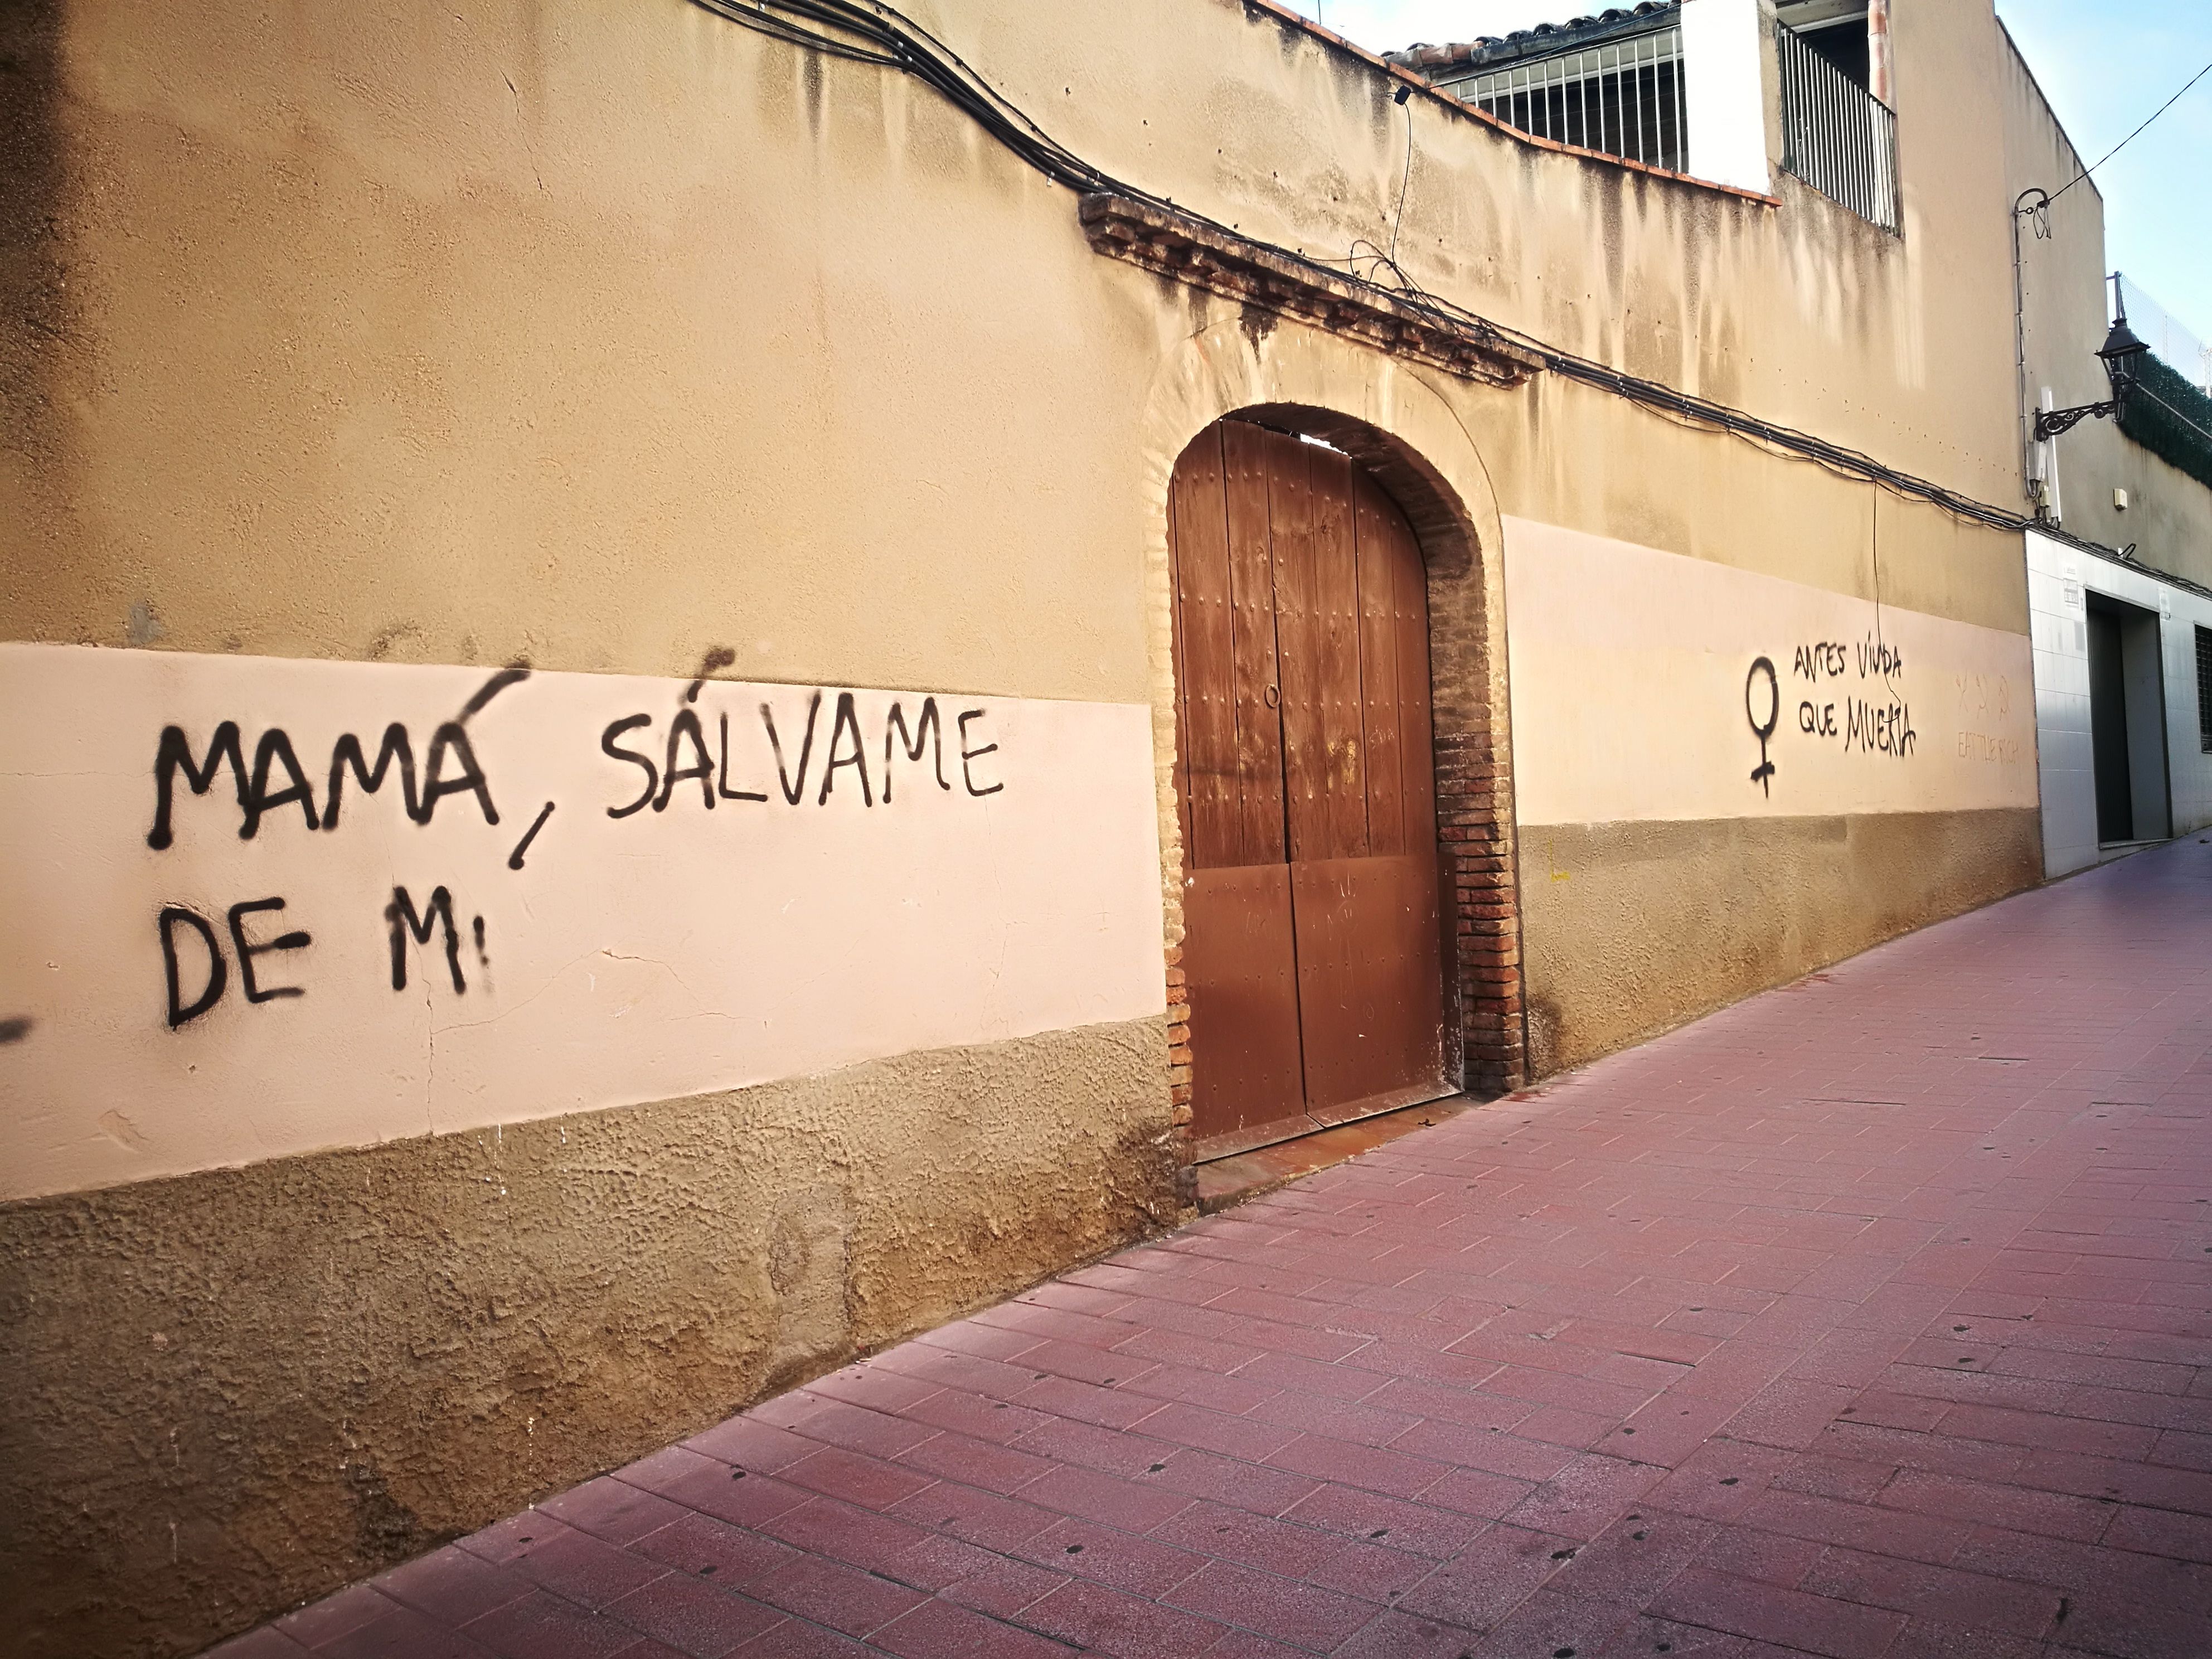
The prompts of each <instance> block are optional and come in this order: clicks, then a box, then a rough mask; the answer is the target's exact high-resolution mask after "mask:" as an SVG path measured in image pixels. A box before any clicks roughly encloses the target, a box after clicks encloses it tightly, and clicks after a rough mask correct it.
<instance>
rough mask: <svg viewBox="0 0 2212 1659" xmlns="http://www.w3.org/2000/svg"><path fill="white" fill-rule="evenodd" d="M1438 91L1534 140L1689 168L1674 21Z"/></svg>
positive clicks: (1677, 32)
mask: <svg viewBox="0 0 2212 1659" xmlns="http://www.w3.org/2000/svg"><path fill="white" fill-rule="evenodd" d="M1444 90H1445V91H1447V92H1449V93H1451V94H1454V95H1455V96H1456V97H1458V98H1460V99H1462V100H1464V101H1466V102H1468V103H1470V104H1473V105H1474V106H1475V107H1476V108H1477V109H1480V110H1483V111H1486V112H1488V113H1490V114H1492V115H1494V116H1496V117H1497V118H1498V119H1499V120H1501V121H1503V122H1504V123H1505V124H1506V125H1509V126H1516V127H1518V128H1520V129H1521V131H1523V132H1532V133H1534V134H1535V135H1536V137H1539V138H1551V139H1555V140H1557V141H1558V142H1559V143H1563V144H1575V145H1578V146H1579V147H1581V148H1582V149H1595V150H1601V151H1603V152H1604V153H1605V154H1606V155H1619V156H1621V157H1623V158H1625V159H1626V160H1628V161H1642V162H1644V163H1646V164H1647V165H1649V166H1651V167H1665V168H1667V169H1668V171H1670V172H1674V173H1684V172H1686V171H1688V167H1689V122H1688V116H1687V109H1688V106H1687V103H1686V100H1685V99H1684V97H1683V95H1682V31H1681V27H1680V25H1679V24H1678V25H1675V26H1673V27H1668V28H1663V29H1660V30H1657V31H1656V32H1654V33H1650V34H1639V35H1635V36H1633V37H1632V38H1630V39H1628V40H1614V41H1609V42H1607V44H1606V45H1604V46H1588V47H1585V48H1583V50H1582V51H1580V52H1565V53H1562V54H1561V55H1560V56H1559V57H1557V58H1545V59H1543V60H1542V61H1541V62H1540V63H1534V64H1515V65H1513V66H1512V67H1511V68H1509V69H1501V70H1492V71H1490V72H1489V73H1488V74H1486V75H1478V76H1475V77H1474V79H1473V80H1470V81H1462V82H1458V83H1456V84H1455V85H1451V86H1447V87H1446V88H1444Z"/></svg>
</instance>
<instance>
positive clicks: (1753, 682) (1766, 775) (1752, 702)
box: [1743, 657, 1782, 797]
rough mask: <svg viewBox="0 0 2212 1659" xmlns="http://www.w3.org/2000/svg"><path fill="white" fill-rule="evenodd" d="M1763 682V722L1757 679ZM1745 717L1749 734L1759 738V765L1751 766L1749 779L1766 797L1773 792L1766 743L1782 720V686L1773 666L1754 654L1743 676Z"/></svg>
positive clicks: (1772, 773)
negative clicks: (1762, 720) (1764, 699)
mask: <svg viewBox="0 0 2212 1659" xmlns="http://www.w3.org/2000/svg"><path fill="white" fill-rule="evenodd" d="M1761 677H1764V678H1765V681H1766V721H1765V725H1761V724H1760V723H1759V680H1760V678H1761ZM1743 712H1744V718H1745V719H1747V720H1749V721H1750V722H1751V731H1752V735H1753V737H1755V738H1758V739H1759V764H1758V765H1757V766H1755V767H1753V769H1752V772H1751V781H1753V783H1755V784H1757V785H1758V786H1759V788H1760V790H1761V791H1762V792H1763V793H1765V794H1766V795H1768V796H1769V797H1771V796H1772V795H1773V793H1774V788H1773V779H1774V763H1773V762H1772V761H1771V760H1769V759H1768V758H1767V757H1766V745H1767V744H1768V743H1769V742H1771V740H1772V738H1773V737H1774V728H1775V727H1776V726H1779V725H1780V724H1781V723H1782V685H1781V682H1780V681H1778V679H1776V678H1775V677H1774V665H1773V664H1772V663H1771V662H1769V661H1768V660H1767V659H1765V657H1754V658H1753V659H1752V662H1751V672H1749V673H1748V674H1747V675H1745V676H1744V677H1743Z"/></svg>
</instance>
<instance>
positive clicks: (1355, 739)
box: [1168, 420, 1451, 1158]
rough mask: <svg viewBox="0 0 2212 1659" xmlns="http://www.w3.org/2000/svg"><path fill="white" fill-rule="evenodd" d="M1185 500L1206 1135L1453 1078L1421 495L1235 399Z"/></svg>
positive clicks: (1180, 624) (1180, 513)
mask: <svg viewBox="0 0 2212 1659" xmlns="http://www.w3.org/2000/svg"><path fill="white" fill-rule="evenodd" d="M1169 507H1170V511H1169V520H1168V522H1169V548H1170V559H1171V561H1172V565H1173V576H1174V583H1175V592H1176V606H1175V648H1176V738H1177V742H1176V800H1177V804H1178V806H1179V808H1180V811H1181V814H1182V844H1183V915H1184V921H1185V925H1186V937H1185V940H1184V945H1183V965H1184V967H1185V969H1186V970H1187V972H1188V978H1189V981H1190V1007H1191V1037H1192V1043H1193V1046H1194V1052H1195V1055H1196V1064H1195V1066H1194V1068H1193V1078H1192V1118H1193V1124H1192V1128H1193V1133H1194V1137H1195V1139H1196V1140H1197V1143H1198V1154H1199V1156H1200V1157H1201V1158H1205V1157H1217V1156H1220V1155H1223V1154H1225V1153H1227V1152H1236V1151H1239V1150H1242V1149H1243V1148H1245V1147H1249V1146H1261V1145H1264V1144H1266V1143H1267V1142H1268V1141H1271V1140H1278V1139H1285V1138H1286V1137H1288V1136H1290V1135H1293V1134H1297V1133H1304V1132H1305V1131H1307V1130H1310V1129H1313V1128H1316V1127H1323V1126H1326V1125H1328V1124H1334V1123H1342V1122H1345V1121H1349V1120H1351V1119H1352V1118H1356V1117H1362V1116H1365V1115H1370V1114H1371V1113H1375V1112H1380V1111H1388V1110H1389V1109H1393V1108H1394V1107H1398V1106H1403V1105H1408V1104H1411V1103H1414V1102H1417V1101H1422V1100H1432V1099H1436V1098H1437V1097H1440V1096H1443V1095H1445V1094H1448V1093H1449V1092H1450V1091H1451V1089H1450V1085H1449V1084H1448V1083H1447V1082H1446V1080H1445V1078H1444V1052H1443V938H1442V932H1441V928H1440V925H1439V919H1438V902H1437V891H1438V860H1437V829H1436V798H1435V759H1434V755H1433V751H1432V749H1431V733H1430V712H1429V643H1428V641H1429V630H1428V598H1427V589H1426V584H1425V580H1424V574H1423V568H1422V563H1421V555H1420V550H1419V545H1418V544H1416V543H1415V541H1414V538H1413V530H1412V527H1411V526H1408V525H1407V522H1406V519H1405V515H1404V514H1403V513H1401V512H1400V511H1399V510H1398V508H1397V507H1396V505H1395V503H1394V502H1393V501H1391V500H1390V499H1389V496H1387V495H1384V494H1383V490H1382V489H1381V488H1380V487H1379V486H1378V485H1377V484H1376V482H1375V480H1374V478H1373V477H1371V476H1370V474H1369V473H1368V472H1367V471H1365V469H1364V468H1363V467H1361V466H1360V465H1358V463H1356V462H1355V461H1353V460H1352V459H1351V458H1350V457H1349V456H1347V455H1345V454H1343V453H1340V452H1339V451H1337V450H1334V449H1332V448H1328V447H1324V446H1322V445H1318V444H1315V443H1311V442H1309V441H1304V440H1301V439H1299V438H1296V437H1292V436H1290V435H1285V434H1283V433H1279V432H1274V431H1271V430H1268V429H1267V428H1261V427H1258V426H1255V425H1252V424H1251V423H1249V422H1243V421H1237V420H1227V421H1222V422H1217V423H1216V424H1215V425H1214V426H1212V427H1211V428H1208V429H1207V430H1206V432H1205V433H1203V434H1202V435H1200V437H1199V438H1198V439H1197V440H1196V441H1194V443H1193V444H1192V445H1191V447H1189V448H1188V450H1186V451H1185V452H1184V453H1183V455H1182V459H1181V460H1180V461H1179V462H1177V463H1176V472H1175V478H1174V482H1173V483H1172V485H1171V487H1170V500H1169Z"/></svg>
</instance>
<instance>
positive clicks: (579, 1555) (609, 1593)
mask: <svg viewBox="0 0 2212 1659" xmlns="http://www.w3.org/2000/svg"><path fill="white" fill-rule="evenodd" d="M504 1565H506V1566H507V1568H508V1569H509V1570H510V1571H513V1572H515V1573H517V1574H519V1575H520V1576H521V1577H525V1578H527V1579H529V1580H530V1581H531V1582H532V1583H534V1584H537V1585H538V1586H539V1587H540V1588H541V1589H549V1590H551V1591H552V1592H553V1593H554V1594H555V1595H558V1596H560V1597H561V1598H562V1599H563V1600H564V1601H574V1602H575V1603H576V1604H577V1605H578V1606H579V1607H605V1606H606V1605H607V1603H608V1602H610V1601H615V1600H617V1598H618V1597H621V1596H624V1595H629V1593H630V1592H631V1591H632V1590H635V1589H640V1588H641V1587H642V1586H644V1585H647V1584H649V1583H652V1582H653V1580H654V1579H656V1578H659V1577H661V1576H662V1575H663V1574H665V1572H667V1571H668V1569H667V1567H665V1565H662V1564H661V1563H659V1562H658V1561H648V1560H646V1559H643V1558H642V1557H641V1556H635V1555H632V1554H630V1553H629V1552H627V1551H625V1550H620V1549H617V1548H616V1547H614V1546H613V1545H611V1544H608V1543H604V1542H602V1541H600V1540H599V1539H597V1538H594V1537H592V1535H591V1534H589V1533H581V1532H576V1531H574V1530H572V1529H570V1528H567V1527H562V1526H560V1525H559V1524H558V1523H557V1522H551V1521H549V1520H548V1519H547V1518H546V1517H545V1516H543V1515H541V1516H539V1517H538V1526H537V1529H536V1534H535V1536H533V1537H530V1538H529V1539H528V1540H527V1541H524V1542H522V1543H521V1545H520V1547H519V1548H517V1549H516V1550H515V1551H514V1553H513V1554H511V1555H510V1556H508V1557H507V1560H506V1562H505V1563H504Z"/></svg>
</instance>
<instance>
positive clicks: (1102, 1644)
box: [1021, 1579, 1226, 1659]
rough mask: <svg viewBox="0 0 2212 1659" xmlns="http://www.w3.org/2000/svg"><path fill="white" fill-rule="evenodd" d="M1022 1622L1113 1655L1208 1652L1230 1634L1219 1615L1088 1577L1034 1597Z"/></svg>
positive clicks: (1135, 1658)
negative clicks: (1204, 1613)
mask: <svg viewBox="0 0 2212 1659" xmlns="http://www.w3.org/2000/svg"><path fill="white" fill-rule="evenodd" d="M1021 1622H1022V1623H1023V1624H1024V1626H1028V1627H1029V1628H1030V1629H1031V1630H1035V1631H1039V1632H1042V1633H1043V1634H1045V1635H1046V1636H1048V1637H1052V1638H1057V1639H1058V1640H1060V1641H1061V1642H1065V1643H1067V1644H1070V1645H1072V1646H1075V1647H1079V1648H1082V1649H1084V1650H1085V1651H1095V1652H1098V1653H1103V1654H1110V1655H1112V1656H1114V1659H1180V1656H1183V1655H1191V1654H1200V1653H1203V1652H1205V1651H1206V1650H1207V1649H1208V1648H1210V1647H1212V1646H1213V1645H1214V1644H1216V1643H1218V1641H1219V1640H1220V1638H1222V1636H1223V1635H1225V1633H1226V1627H1225V1626H1224V1625H1223V1624H1222V1623H1221V1622H1220V1621H1219V1620H1212V1619H1206V1618H1203V1617H1201V1616H1200V1615H1199V1614H1196V1613H1190V1612H1188V1611H1186V1610H1184V1609H1182V1608H1178V1607H1167V1606H1163V1605H1162V1604H1161V1603H1159V1602H1158V1601H1150V1600H1148V1599H1146V1598H1145V1597H1143V1596H1139V1595H1125V1594H1123V1593H1122V1592H1121V1591H1120V1590H1117V1589H1111V1588H1109V1586H1107V1585H1104V1584H1094V1583H1090V1582H1089V1581H1087V1580H1084V1579H1073V1580H1070V1581H1069V1582H1068V1583H1065V1584H1063V1585H1061V1586H1060V1588H1059V1589H1056V1590H1054V1591H1053V1592H1052V1593H1051V1594H1050V1595H1047V1596H1045V1597H1043V1598H1042V1600H1039V1601H1033V1602H1031V1603H1030V1605H1029V1606H1028V1607H1024V1608H1023V1609H1022V1612H1021ZM1062 1651H1065V1650H1062Z"/></svg>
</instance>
